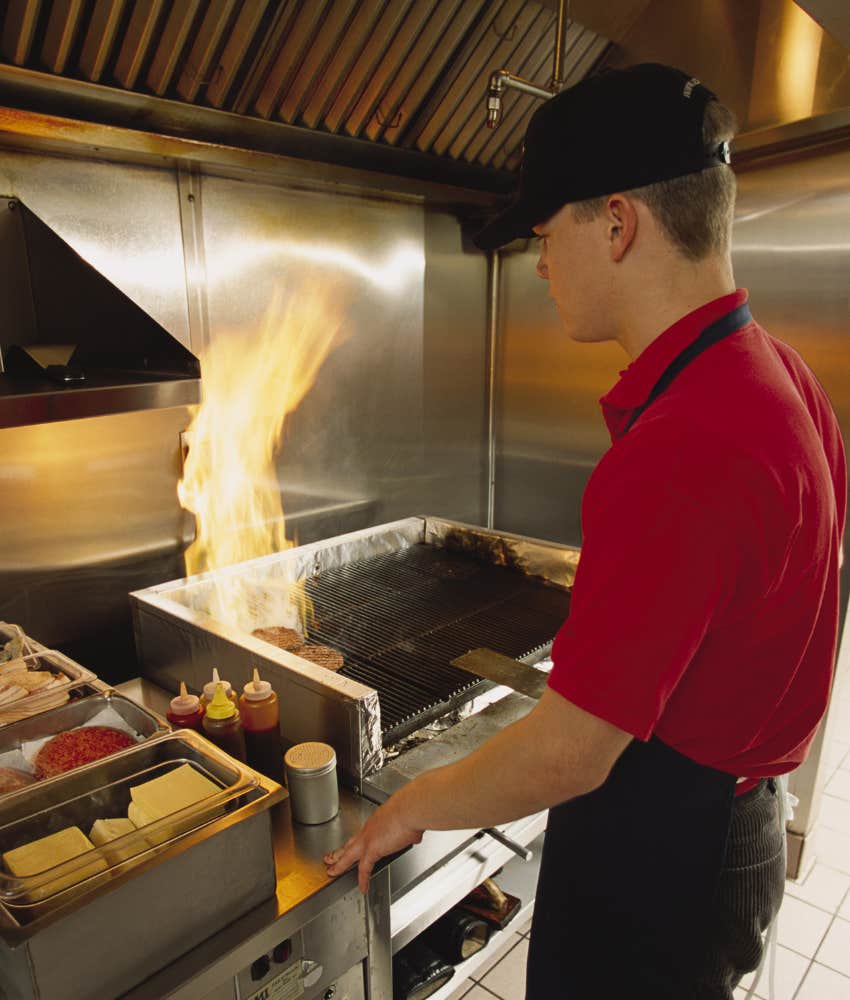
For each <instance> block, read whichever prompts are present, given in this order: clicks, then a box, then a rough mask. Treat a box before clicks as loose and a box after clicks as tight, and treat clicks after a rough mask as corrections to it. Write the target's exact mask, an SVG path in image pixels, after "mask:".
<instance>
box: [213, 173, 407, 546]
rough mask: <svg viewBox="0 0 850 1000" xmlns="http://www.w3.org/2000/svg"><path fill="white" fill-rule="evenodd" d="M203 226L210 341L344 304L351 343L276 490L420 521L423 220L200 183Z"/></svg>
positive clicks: (378, 205) (257, 188) (289, 429)
mask: <svg viewBox="0 0 850 1000" xmlns="http://www.w3.org/2000/svg"><path fill="white" fill-rule="evenodd" d="M203 213H204V218H203V230H204V239H205V244H206V246H205V257H206V267H207V278H208V308H209V320H210V335H211V338H212V339H213V340H216V338H219V337H225V336H226V337H234V336H239V332H240V330H245V329H252V328H256V326H257V325H258V324H259V323H260V320H261V318H262V317H263V315H264V313H265V311H266V309H267V308H268V306H269V304H270V302H271V301H272V298H273V296H274V295H275V294H276V293H282V294H283V295H284V296H286V295H298V294H299V292H300V290H303V292H301V293H302V294H312V295H318V294H326V295H328V296H330V297H331V298H332V299H334V300H337V301H340V302H344V303H345V307H344V308H345V325H346V327H347V330H348V334H349V335H348V339H347V340H345V341H344V342H343V343H342V344H341V345H340V346H339V347H338V348H337V349H336V350H335V351H334V352H333V353H332V354H331V355H330V357H329V358H328V359H327V360H326V362H325V363H324V365H323V367H322V368H321V370H320V371H319V374H318V377H317V380H316V383H315V385H314V386H313V388H312V390H311V391H310V392H309V394H308V395H307V397H306V398H305V399H304V401H303V402H302V403H301V405H300V406H299V408H298V410H297V411H296V412H295V413H294V414H292V416H291V417H290V418H288V420H287V425H286V429H285V444H284V447H283V449H282V451H281V454H280V458H279V463H278V474H279V477H280V482H281V483H282V484H283V485H284V486H287V487H289V488H290V489H296V490H299V491H303V492H306V493H308V494H310V495H318V496H324V497H326V498H327V501H328V503H331V501H336V502H350V503H360V504H362V503H363V502H364V501H365V502H366V505H365V506H364V507H363V508H362V509H363V511H364V516H368V517H370V518H371V523H377V522H378V521H380V520H386V519H388V518H392V517H395V516H401V515H404V514H408V513H411V512H412V511H415V510H417V509H419V507H420V504H421V497H420V487H421V482H422V462H423V453H424V441H423V385H422V358H423V318H422V317H423V275H424V269H425V253H424V245H423V229H424V212H423V209H422V207H421V206H418V205H405V204H395V203H390V202H382V201H368V200H366V199H355V198H349V197H346V196H335V195H332V194H329V193H316V192H309V193H308V192H294V191H291V190H286V189H284V188H278V187H275V186H272V185H263V184H255V183H242V182H239V181H233V180H229V179H226V178H217V177H204V178H203ZM302 540H303V538H302Z"/></svg>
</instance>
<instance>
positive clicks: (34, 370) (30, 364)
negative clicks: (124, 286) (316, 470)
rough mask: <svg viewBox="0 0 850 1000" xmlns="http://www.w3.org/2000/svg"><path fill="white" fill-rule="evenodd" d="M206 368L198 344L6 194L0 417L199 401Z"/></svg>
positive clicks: (17, 419) (0, 266) (0, 227)
mask: <svg viewBox="0 0 850 1000" xmlns="http://www.w3.org/2000/svg"><path fill="white" fill-rule="evenodd" d="M199 377H200V365H199V362H198V359H197V358H195V356H194V355H193V354H191V353H190V352H189V351H188V350H186V348H185V347H183V345H182V344H180V343H179V342H178V341H177V340H175V339H174V338H173V337H172V336H171V335H170V334H169V333H168V332H167V331H166V330H165V329H163V328H162V327H161V326H160V325H159V324H158V323H157V322H156V321H155V320H153V319H152V318H151V317H150V316H148V314H147V313H146V312H144V310H143V309H141V308H140V307H139V306H137V305H136V304H135V302H133V301H132V300H131V299H129V298H128V297H127V296H126V295H125V294H124V293H123V292H122V291H120V290H119V289H118V288H116V287H115V286H114V285H113V284H111V283H110V282H109V281H108V280H107V279H106V278H105V277H103V275H101V274H100V273H99V272H98V271H96V270H95V269H94V268H93V267H91V265H89V264H88V263H86V261H84V260H83V259H82V257H80V256H79V255H78V254H77V253H75V251H74V250H72V249H71V247H70V246H69V245H68V244H67V243H65V241H64V240H62V239H61V238H60V237H59V236H57V234H56V233H55V232H54V231H53V230H52V229H50V227H49V226H47V225H46V224H45V223H44V222H42V221H41V219H39V218H38V216H36V215H35V214H34V213H33V212H32V211H30V210H29V209H28V208H27V207H26V205H24V204H23V203H22V202H20V201H19V200H17V199H16V198H13V197H2V196H0V427H11V426H18V425H21V424H33V423H43V422H46V421H52V420H67V419H70V418H74V417H92V416H99V415H101V414H106V413H119V412H126V411H130V410H142V409H150V408H152V407H162V406H180V405H184V404H188V403H196V402H198V401H199V399H200V382H199Z"/></svg>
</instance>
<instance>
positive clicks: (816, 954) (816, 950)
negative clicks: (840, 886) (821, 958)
mask: <svg viewBox="0 0 850 1000" xmlns="http://www.w3.org/2000/svg"><path fill="white" fill-rule="evenodd" d="M848 894H850V889H848V890H847V892H845V893H844V895H843V896H842V897H841V902H839V904H838V907H837V909H836V910H835V912H834V913H833V915H832V920H830V922H829V924H828V925H827V928H826V930H825V931H824V934H823V937H822V938H821V939H820V944H819V945H818V946H817V948H815V953H814V955H813V956H812V960H811V962H810V963H809V968H808V969H806V971H805V973H804V975H803V978H802V979H801V980H800V985H799V986H798V987H797V990H796V992H795V993H794V997H796V996H797V994H798V993H799V992H800V990H801V989H802V987H803V983H804V982H805V981H806V977H807V976H808V974H809V971H810V970H811V967H812V966H813V965H814V964H815V962H816V961H817V957H818V952H819V951H820V950H821V948H822V947H823V943H824V941H826V939H827V937H828V936H829V932H830V931H831V930H832V925H833V924H834V923H835V921H836V920H837V919H838V911H839V910H840V909H841V907H842V906H843V905H844V900H845V899H846V898H847V895H848ZM818 965H822V966H823V967H824V968H825V969H829V970H830V971H831V972H836V973H838V975H839V976H844V973H843V972H841V970H840V969H833V967H832V966H831V965H827V964H826V962H818ZM846 978H847V977H846V976H845V979H846ZM848 981H850V980H848ZM794 997H792V998H791V1000H794Z"/></svg>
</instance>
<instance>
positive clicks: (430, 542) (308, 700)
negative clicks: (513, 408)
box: [131, 517, 578, 788]
mask: <svg viewBox="0 0 850 1000" xmlns="http://www.w3.org/2000/svg"><path fill="white" fill-rule="evenodd" d="M577 563H578V551H577V550H576V549H572V548H569V547H567V546H563V545H556V544H555V543H552V542H543V541H538V540H536V539H531V538H523V537H521V536H518V535H509V534H505V533H500V532H495V531H490V530H487V529H486V528H477V527H472V526H469V525H464V524H459V523H457V522H454V521H449V520H445V519H443V518H435V517H411V518H405V519H404V520H402V521H395V522H393V523H391V524H384V525H378V526H377V527H374V528H368V529H366V530H364V531H358V532H353V533H352V534H350V535H341V536H339V537H337V538H330V539H326V540H324V541H321V542H315V543H313V544H310V545H301V546H298V547H296V548H292V549H289V550H287V551H285V552H277V553H274V554H273V555H269V556H264V557H262V558H260V559H253V560H250V561H248V562H244V563H239V564H237V565H235V566H228V567H225V568H222V569H219V570H213V571H212V572H209V573H202V574H200V575H198V576H195V577H191V578H189V579H187V580H175V581H172V582H170V583H164V584H159V585H158V586H156V587H151V588H149V589H148V590H143V591H139V592H137V593H135V594H132V595H131V603H132V607H133V614H134V625H135V631H136V643H137V646H138V650H139V658H140V661H141V663H142V669H143V671H144V674H145V676H146V677H149V678H150V679H151V680H153V681H154V682H155V683H156V684H158V685H159V686H160V687H164V688H166V689H167V690H172V691H174V690H177V689H178V688H179V686H180V681H181V680H185V681H186V683H187V684H188V685H189V686H190V687H194V688H195V689H199V688H200V687H201V686H202V685H203V684H204V683H205V682H206V681H208V680H209V677H210V672H211V670H212V668H213V667H217V668H218V669H219V670H220V672H221V675H222V676H223V677H227V678H228V679H229V680H230V681H231V682H232V683H233V684H234V686H235V687H236V688H237V689H239V688H241V686H242V684H244V683H245V682H247V681H248V680H249V679H250V678H251V676H252V674H253V670H254V668H255V667H258V668H259V669H260V672H261V674H262V676H263V677H264V678H266V679H268V680H269V681H271V683H272V686H273V687H274V689H275V690H276V691H277V694H278V697H279V699H280V713H281V728H282V730H283V732H284V733H286V734H287V738H288V739H289V740H290V741H291V742H292V743H299V742H303V741H306V740H320V741H323V742H325V743H330V744H332V745H333V746H334V748H335V749H336V751H337V759H338V762H339V765H340V768H341V770H342V771H343V772H345V773H347V774H348V775H349V776H350V777H351V778H352V779H353V780H354V782H355V784H356V785H357V786H358V787H360V788H363V787H364V784H365V782H366V779H370V780H371V776H374V775H376V773H377V772H379V771H381V770H382V769H383V768H384V764H385V757H384V749H385V748H386V747H389V746H390V745H391V744H395V743H397V742H398V741H400V740H402V739H403V738H404V737H405V736H407V735H408V734H410V733H411V732H414V731H415V730H417V729H420V728H422V727H423V726H425V725H426V724H427V723H429V722H432V721H433V720H435V719H437V718H439V717H440V716H442V715H445V714H446V713H448V712H450V711H451V710H452V709H454V708H457V707H459V706H461V705H463V704H465V703H466V702H469V701H470V700H472V699H473V697H474V696H475V695H476V694H478V693H480V692H483V691H484V690H486V689H489V688H490V687H492V686H493V685H492V683H491V682H488V681H483V680H479V679H478V678H476V677H475V676H474V675H473V674H470V673H468V672H466V671H463V670H460V669H458V668H456V667H453V666H452V665H451V661H452V660H454V659H456V658H457V657H459V656H462V655H463V654H464V653H467V652H468V651H469V650H471V649H476V648H478V647H481V646H484V647H487V648H489V649H492V650H494V651H495V652H497V653H501V654H502V655H504V656H510V657H513V658H514V659H521V660H524V661H525V662H526V663H529V664H534V663H536V662H537V661H539V660H541V659H543V658H544V656H545V655H546V653H547V652H548V649H549V644H550V643H551V640H552V638H553V636H554V635H555V633H556V632H557V630H558V628H559V627H560V626H561V624H562V622H563V621H564V619H565V618H566V616H567V614H568V612H569V605H570V591H569V588H570V587H571V585H572V581H573V578H574V576H575V569H576V566H577ZM293 585H295V588H294V589H293ZM222 593H225V594H227V595H230V596H231V597H232V596H233V595H234V594H238V595H240V600H239V601H238V602H237V603H238V606H239V609H240V610H239V613H238V615H237V618H236V619H232V620H231V619H230V617H228V620H227V621H224V620H223V618H222V617H217V612H216V610H215V609H216V608H217V607H222V606H223V605H221V604H219V598H220V597H221V595H222ZM293 594H297V595H298V607H299V608H303V607H307V608H308V609H311V610H308V613H307V632H308V638H309V641H310V642H312V643H317V644H321V645H327V646H331V647H333V648H335V649H338V650H339V651H340V652H341V653H342V654H343V657H344V659H345V663H344V666H343V667H342V669H341V670H340V671H339V672H338V673H334V672H332V671H329V670H325V669H324V668H322V667H319V666H316V665H315V664H312V663H310V662H308V661H306V660H303V659H301V658H300V657H298V656H295V655H294V654H292V653H289V652H286V651H285V650H281V649H277V648H276V647H275V646H272V645H270V644H269V643H267V642H263V641H262V640H260V639H258V638H255V637H254V636H252V635H251V632H252V630H253V629H254V628H256V627H258V626H268V625H291V624H293V622H292V621H291V620H290V619H289V618H288V617H287V610H286V609H287V608H289V609H290V611H291V609H292V604H291V603H290V602H291V598H292V595H293ZM280 598H284V601H283V603H281V601H280V600H279V599H280ZM228 616H230V612H228ZM515 699H516V702H517V709H516V711H517V712H519V711H527V710H528V709H527V707H528V700H527V699H526V698H523V697H522V696H520V695H516V696H515ZM509 700H511V699H504V701H509ZM500 704H501V702H500ZM493 707H494V708H495V707H496V706H493ZM486 711H489V710H485V713H486ZM511 711H514V710H513V709H511ZM485 713H482V714H485ZM514 714H516V713H514ZM475 719H476V720H477V721H475V722H474V725H473V727H472V728H477V729H481V727H482V726H485V725H487V723H486V722H482V720H481V718H480V716H476V717H475ZM473 721H474V720H472V719H469V720H463V721H462V722H460V723H459V725H457V726H452V727H451V729H452V730H453V731H455V732H458V733H460V731H462V730H463V729H464V726H465V723H466V722H473ZM458 738H460V736H459V737H458ZM395 749H397V748H394V750H395ZM396 765H397V761H396Z"/></svg>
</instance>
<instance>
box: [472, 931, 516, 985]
mask: <svg viewBox="0 0 850 1000" xmlns="http://www.w3.org/2000/svg"><path fill="white" fill-rule="evenodd" d="M524 939H525V936H524V935H522V934H518V935H517V940H516V941H514V943H513V944H512V945H511V946H510V948H507V949H506V950H505V951H503V952H502V954H501V955H500V956H499V961H498V962H495V963H494V964H493V965H491V966H490V968H489V969H488V970H487V971H486V972H485V973H484V974H483V975H482V977H481V978H482V979H484V978H485V977H486V976H489V975H490V973H491V972H492V971H493V969H495V968H496V966H498V965H501V964H502V962H504V960H505V959H506V958H507V957H508V955H510V953H511V952H512V951H513V950H514V949H515V948H516V947H517V945H520V944H522V942H523V940H524ZM477 974H478V970H477V969H476V975H477ZM469 978H470V979H471V980H472V981H473V983H480V982H481V979H476V978H475V976H474V975H471V976H469ZM490 992H491V993H492V992H493V991H492V990H491V991H490Z"/></svg>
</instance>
